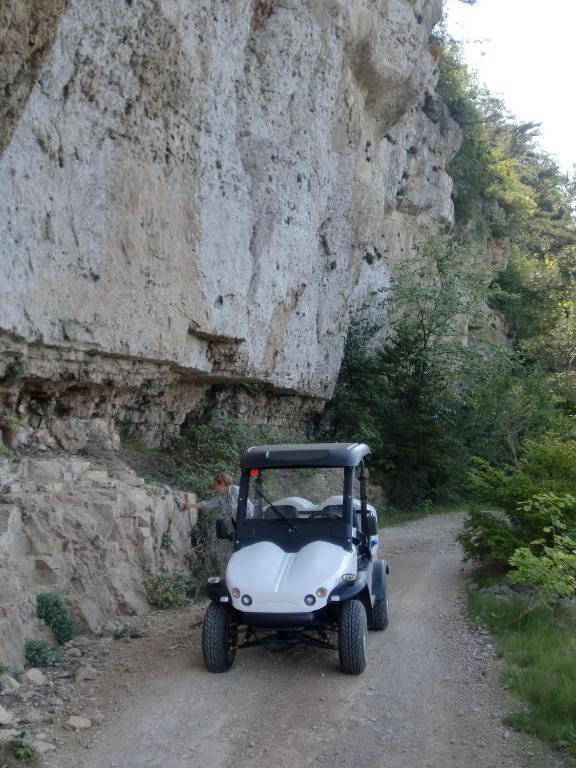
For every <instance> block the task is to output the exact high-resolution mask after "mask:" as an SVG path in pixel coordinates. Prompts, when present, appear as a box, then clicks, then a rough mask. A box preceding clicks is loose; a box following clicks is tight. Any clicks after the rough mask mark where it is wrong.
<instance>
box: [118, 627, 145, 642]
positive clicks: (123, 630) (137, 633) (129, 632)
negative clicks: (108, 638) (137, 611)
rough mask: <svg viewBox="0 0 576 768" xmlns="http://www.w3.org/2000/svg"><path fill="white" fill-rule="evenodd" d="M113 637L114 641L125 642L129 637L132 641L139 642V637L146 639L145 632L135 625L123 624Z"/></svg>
mask: <svg viewBox="0 0 576 768" xmlns="http://www.w3.org/2000/svg"><path fill="white" fill-rule="evenodd" d="M112 637H113V638H114V640H123V639H124V638H125V637H129V638H130V640H137V639H138V638H139V637H144V632H142V630H141V629H138V627H135V626H134V625H133V624H123V625H122V626H121V627H119V628H118V629H115V630H114V632H113V633H112Z"/></svg>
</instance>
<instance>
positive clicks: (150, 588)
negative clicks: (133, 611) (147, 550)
mask: <svg viewBox="0 0 576 768" xmlns="http://www.w3.org/2000/svg"><path fill="white" fill-rule="evenodd" d="M144 586H145V588H146V592H147V593H148V601H149V603H150V605H153V606H154V607H155V608H174V607H176V606H178V605H184V603H185V602H186V601H187V600H188V599H189V590H190V580H189V579H188V578H186V576H183V575H182V574H179V573H167V572H166V571H161V572H160V573H156V574H151V573H150V574H148V575H147V576H146V577H145V579H144Z"/></svg>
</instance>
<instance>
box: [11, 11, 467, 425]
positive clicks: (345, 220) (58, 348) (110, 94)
mask: <svg viewBox="0 0 576 768" xmlns="http://www.w3.org/2000/svg"><path fill="white" fill-rule="evenodd" d="M32 5H33V4H31V3H29V2H24V0H18V1H17V0H12V3H11V7H13V9H14V13H12V15H10V14H9V15H8V17H7V21H8V23H7V25H6V31H5V32H4V33H2V34H3V37H2V39H1V40H0V44H1V45H2V67H1V68H0V81H1V83H0V84H3V85H5V87H4V93H5V94H6V102H5V105H3V107H2V109H3V112H2V114H3V115H7V116H8V117H7V118H6V119H5V120H4V122H3V126H2V130H3V134H2V136H1V137H0V151H1V153H2V154H1V155H0V188H1V189H2V191H3V194H2V196H1V199H0V234H1V237H0V376H1V375H2V371H3V370H4V373H6V371H7V370H12V369H9V366H10V365H13V364H14V361H15V360H16V361H20V362H21V363H22V369H23V375H22V376H20V377H19V378H18V379H17V380H16V377H8V378H9V379H10V380H9V381H8V382H6V381H5V385H9V386H5V388H4V390H3V394H2V393H0V396H2V397H4V400H5V402H8V400H7V398H8V399H9V398H10V397H12V400H14V398H15V397H16V395H15V394H14V393H15V392H18V393H21V392H22V387H24V388H26V387H28V388H30V386H31V385H30V382H31V381H33V382H34V386H33V387H32V388H33V389H35V390H40V389H42V388H43V387H46V386H47V384H46V383H47V382H49V383H50V386H51V387H52V390H51V394H52V396H54V397H55V398H57V399H60V398H63V397H64V398H67V405H66V414H67V415H68V416H73V417H78V416H82V417H84V416H86V417H87V418H90V417H92V416H94V415H96V416H99V417H105V418H108V417H110V418H118V419H120V420H121V421H124V422H126V423H139V422H143V421H144V422H147V424H148V425H150V424H152V425H154V426H153V427H152V428H149V426H148V428H149V431H150V432H151V435H152V436H151V437H150V439H151V440H153V439H154V434H155V433H158V434H162V433H163V432H165V431H166V429H167V428H168V427H169V425H170V424H177V423H179V421H181V420H182V418H183V417H184V415H185V413H186V411H187V410H189V409H190V408H191V407H192V406H193V405H194V403H195V402H197V400H198V399H199V398H200V397H201V396H202V393H203V392H204V391H205V389H206V388H207V387H208V386H209V385H210V384H211V382H214V381H218V382H222V381H231V382H234V381H251V382H256V383H261V384H263V385H264V386H265V387H266V388H267V391H268V392H269V393H270V397H272V398H273V397H281V396H285V397H289V398H296V400H295V401H294V402H295V403H298V402H301V401H299V400H298V398H305V402H306V403H307V404H309V403H311V402H314V403H316V405H315V408H316V410H318V409H319V408H320V407H321V404H322V402H323V401H324V400H325V398H326V397H328V396H329V395H330V393H331V391H332V388H333V385H334V383H335V379H336V376H337V373H338V369H339V365H340V360H341V356H342V350H343V344H344V337H345V332H346V328H347V325H348V321H349V316H350V311H351V310H352V309H354V308H356V309H359V310H360V311H366V312H369V311H370V305H371V302H372V297H373V296H374V295H375V292H377V291H378V290H379V289H380V288H382V287H384V286H386V285H387V283H388V281H389V276H390V273H391V271H392V270H393V268H394V264H395V263H397V262H398V261H399V260H401V259H402V258H403V255H404V254H405V253H407V252H408V250H409V249H410V246H411V243H412V241H413V239H414V238H415V237H418V236H419V235H420V234H422V233H423V232H424V231H425V230H426V229H427V228H428V227H430V226H433V227H444V226H448V225H449V224H450V222H451V220H452V204H451V200H450V192H451V181H450V178H449V177H448V176H447V174H446V171H445V167H446V163H447V162H448V160H449V159H450V158H451V156H452V155H453V153H454V152H455V150H456V149H457V147H458V142H459V133H458V130H457V129H456V126H455V124H454V123H453V122H452V121H451V120H450V118H449V117H448V116H447V113H446V110H445V108H444V107H443V105H442V104H441V102H440V101H439V100H438V98H437V97H436V95H435V93H434V84H435V78H436V70H435V60H434V57H433V55H432V53H431V52H430V50H429V48H428V44H427V40H428V35H429V32H430V30H431V28H432V26H433V25H434V24H435V22H436V21H437V20H438V17H439V14H440V10H441V7H440V0H370V2H367V1H366V0H347V1H345V0H342V1H341V2H338V1H337V0H287V1H283V2H279V1H276V0H231V1H230V2H227V3H224V2H213V0H197V1H196V2H194V3H190V2H186V1H185V0H143V1H142V2H138V3H132V2H129V0H123V1H121V2H120V1H119V0H97V2H88V0H69V2H64V1H63V0H49V2H47V3H45V4H43V14H44V15H43V18H42V19H36V18H35V17H34V14H33V9H32ZM44 5H45V6H47V7H46V9H44ZM44 11H45V13H44ZM3 21H4V20H3ZM103 370H106V375H105V376H104V375H103V374H102V371H103ZM79 382H80V384H79ZM150 382H152V385H150ZM158 382H160V383H159V384H158ZM146 387H147V388H146ZM78 388H80V390H81V393H80V394H79V393H78V392H77V390H78ZM155 388H156V390H157V391H158V396H157V397H154V396H153V395H154V389H155ZM70 390H73V391H72V392H71V391H70ZM151 390H152V391H151ZM160 390H161V396H160ZM75 393H76V394H75ZM76 395H78V396H76ZM24 399H26V398H24ZM143 401H144V402H145V403H146V406H145V409H144V410H145V415H144V416H143V415H142V414H143V406H142V402H143ZM20 402H22V397H20ZM307 408H308V406H307ZM307 408H305V409H304V410H306V409H307ZM295 409H297V406H296V405H295V407H294V408H293V409H290V408H285V410H286V411H288V412H290V413H293V412H294V410H295ZM308 410H310V409H308ZM312 410H314V408H312ZM158 413H162V414H163V415H162V416H161V417H160V416H158V415H157V414H158ZM156 427H157V428H156Z"/></svg>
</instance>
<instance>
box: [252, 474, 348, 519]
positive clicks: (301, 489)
mask: <svg viewBox="0 0 576 768" xmlns="http://www.w3.org/2000/svg"><path fill="white" fill-rule="evenodd" d="M343 496H344V470H343V469H342V468H334V467H328V468H324V467H313V468H311V467H306V468H289V469H282V468H272V469H252V470H250V480H249V491H248V500H249V503H248V504H247V508H246V518H247V519H248V518H250V522H251V523H252V522H256V521H267V522H272V521H278V523H279V524H282V522H283V521H284V522H286V520H289V521H291V522H294V523H297V522H302V523H306V522H307V521H315V522H319V521H322V520H332V521H334V520H342V519H343V518H344V506H343Z"/></svg>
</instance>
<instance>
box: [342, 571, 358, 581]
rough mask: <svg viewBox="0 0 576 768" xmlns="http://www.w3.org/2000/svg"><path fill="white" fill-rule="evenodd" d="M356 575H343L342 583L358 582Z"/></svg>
mask: <svg viewBox="0 0 576 768" xmlns="http://www.w3.org/2000/svg"><path fill="white" fill-rule="evenodd" d="M356 578H357V577H356V574H355V573H344V574H342V581H356Z"/></svg>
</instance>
